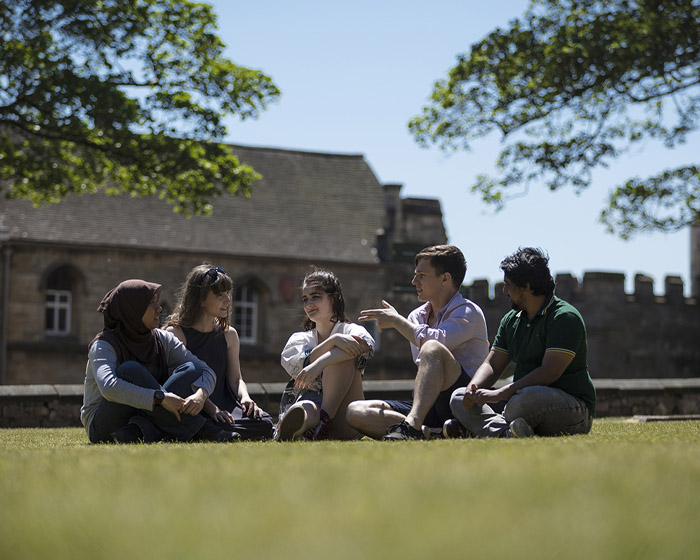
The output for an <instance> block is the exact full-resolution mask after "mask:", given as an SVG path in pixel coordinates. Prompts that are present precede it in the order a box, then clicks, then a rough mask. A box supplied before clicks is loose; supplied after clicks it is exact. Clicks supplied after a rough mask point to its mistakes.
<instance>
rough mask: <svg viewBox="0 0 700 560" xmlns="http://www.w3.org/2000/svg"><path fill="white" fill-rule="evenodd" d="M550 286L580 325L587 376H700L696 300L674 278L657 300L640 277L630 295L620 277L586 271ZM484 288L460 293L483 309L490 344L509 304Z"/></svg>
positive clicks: (472, 287)
mask: <svg viewBox="0 0 700 560" xmlns="http://www.w3.org/2000/svg"><path fill="white" fill-rule="evenodd" d="M556 282H557V288H556V294H557V295H558V296H559V297H561V298H562V299H565V300H567V301H568V302H569V303H571V304H572V305H574V306H575V307H576V308H577V309H578V310H579V312H580V313H581V315H582V316H583V319H584V321H585V323H586V329H587V331H588V357H589V366H590V372H591V376H592V377H594V378H618V379H619V378H623V379H631V378H645V379H649V378H679V377H681V378H687V377H700V306H699V305H698V301H697V299H696V298H686V297H684V286H683V281H682V279H681V278H680V277H678V276H667V277H666V279H665V283H664V284H665V285H664V295H661V296H658V295H655V294H654V282H653V280H652V279H651V278H650V277H648V276H645V275H643V274H637V275H636V276H635V279H634V292H633V293H630V294H628V293H625V276H624V274H620V273H611V272H586V273H584V276H583V280H582V281H581V282H579V281H578V279H577V278H575V277H574V276H572V275H571V274H558V275H557V277H556ZM489 288H490V286H489V283H488V281H486V280H477V281H475V282H474V283H473V284H471V285H469V286H466V287H465V289H464V292H465V294H466V296H467V297H469V298H470V299H471V300H473V301H474V302H476V303H478V304H479V305H480V306H481V308H482V309H483V310H484V313H485V315H486V322H487V324H488V329H489V337H490V339H491V340H493V336H494V335H495V334H496V330H497V329H498V324H499V322H500V320H501V317H503V315H504V314H505V313H506V312H507V311H508V310H509V309H510V304H509V301H508V299H507V298H506V297H505V296H504V295H503V294H502V292H501V289H502V284H501V283H498V284H496V286H495V289H494V292H495V296H494V297H493V298H490V297H489Z"/></svg>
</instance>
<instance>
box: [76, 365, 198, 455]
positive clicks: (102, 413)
mask: <svg viewBox="0 0 700 560" xmlns="http://www.w3.org/2000/svg"><path fill="white" fill-rule="evenodd" d="M116 374H117V377H119V378H120V379H123V380H124V381H128V382H129V383H133V384H134V385H138V386H139V387H146V388H148V389H154V390H155V389H161V390H162V391H163V392H166V393H175V394H176V395H179V396H181V397H183V398H185V397H188V396H190V395H191V394H192V393H193V392H194V391H193V390H192V383H194V382H195V381H197V379H199V378H200V376H201V372H200V370H199V369H198V368H196V367H195V365H194V364H193V363H192V362H185V363H184V364H182V365H181V366H179V367H178V368H177V369H176V370H175V371H173V373H172V375H171V376H170V377H169V378H168V379H167V381H166V382H165V383H164V384H163V385H162V386H161V385H160V384H159V383H158V382H157V381H156V380H155V378H154V377H153V376H152V375H151V373H150V372H149V371H148V370H147V369H146V368H145V367H143V366H142V365H141V364H139V363H138V362H124V363H123V364H121V365H120V366H119V367H118V368H117V371H116ZM129 422H133V423H134V424H136V425H138V426H139V428H141V431H142V432H143V435H144V441H159V440H161V439H164V438H167V439H175V440H177V441H188V440H190V439H191V438H192V436H194V434H196V433H197V432H198V431H199V430H200V428H201V427H202V426H203V425H204V423H205V422H206V419H205V418H204V416H202V415H197V416H190V415H189V414H181V415H180V420H178V419H177V417H176V416H175V415H174V414H173V413H172V412H168V411H167V410H165V409H164V408H163V407H160V406H154V407H153V410H141V409H138V408H134V407H133V406H129V405H127V404H121V403H115V402H110V401H108V400H107V399H103V400H102V402H101V403H100V404H99V406H98V408H97V412H96V413H95V417H94V418H93V420H92V423H91V424H90V441H91V442H92V443H100V442H105V441H112V439H111V437H110V434H111V433H112V432H114V431H115V430H118V429H119V428H121V427H122V426H124V425H125V424H128V423H129Z"/></svg>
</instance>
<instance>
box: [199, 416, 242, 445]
mask: <svg viewBox="0 0 700 560" xmlns="http://www.w3.org/2000/svg"><path fill="white" fill-rule="evenodd" d="M240 439H241V434H239V433H238V432H231V431H229V430H224V429H223V428H220V427H219V426H217V425H216V424H215V423H214V422H213V421H211V420H209V419H208V418H207V421H206V422H204V426H202V427H201V428H200V429H199V431H198V432H197V433H196V434H195V435H194V436H193V437H192V441H218V442H224V443H225V442H230V441H238V440H240Z"/></svg>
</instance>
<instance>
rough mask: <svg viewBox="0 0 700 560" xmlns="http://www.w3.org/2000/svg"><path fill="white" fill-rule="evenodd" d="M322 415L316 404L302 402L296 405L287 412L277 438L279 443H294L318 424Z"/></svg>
mask: <svg viewBox="0 0 700 560" xmlns="http://www.w3.org/2000/svg"><path fill="white" fill-rule="evenodd" d="M319 418H320V415H319V410H318V407H317V406H316V403H314V402H313V401H306V400H301V401H299V402H296V403H294V404H293V405H292V406H290V407H289V409H288V410H287V412H285V414H284V417H283V418H282V420H281V422H280V426H279V430H278V432H277V434H276V436H275V439H277V440H278V441H293V440H295V439H299V437H300V436H301V435H302V434H303V433H304V432H305V431H306V430H308V429H309V428H313V427H314V426H316V424H318V421H319Z"/></svg>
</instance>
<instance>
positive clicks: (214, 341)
mask: <svg viewBox="0 0 700 560" xmlns="http://www.w3.org/2000/svg"><path fill="white" fill-rule="evenodd" d="M182 332H184V333H185V338H186V339H187V349H188V350H189V351H190V352H192V353H193V354H194V355H195V356H197V357H198V358H199V359H200V360H203V361H205V362H206V363H207V365H208V366H209V367H210V368H211V369H213V370H214V373H215V374H216V387H215V388H214V391H213V392H212V394H211V395H209V398H210V399H211V400H212V402H213V403H214V404H215V405H216V406H218V407H219V408H220V409H221V410H227V411H229V412H231V411H233V409H234V408H236V407H237V406H239V404H238V399H236V397H235V396H234V394H233V391H232V390H231V387H230V386H229V384H228V381H227V380H226V368H227V367H228V347H227V345H226V337H225V336H224V335H223V334H219V333H220V331H219V329H218V328H217V329H215V330H213V331H211V332H201V331H198V330H196V329H193V328H183V329H182Z"/></svg>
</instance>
